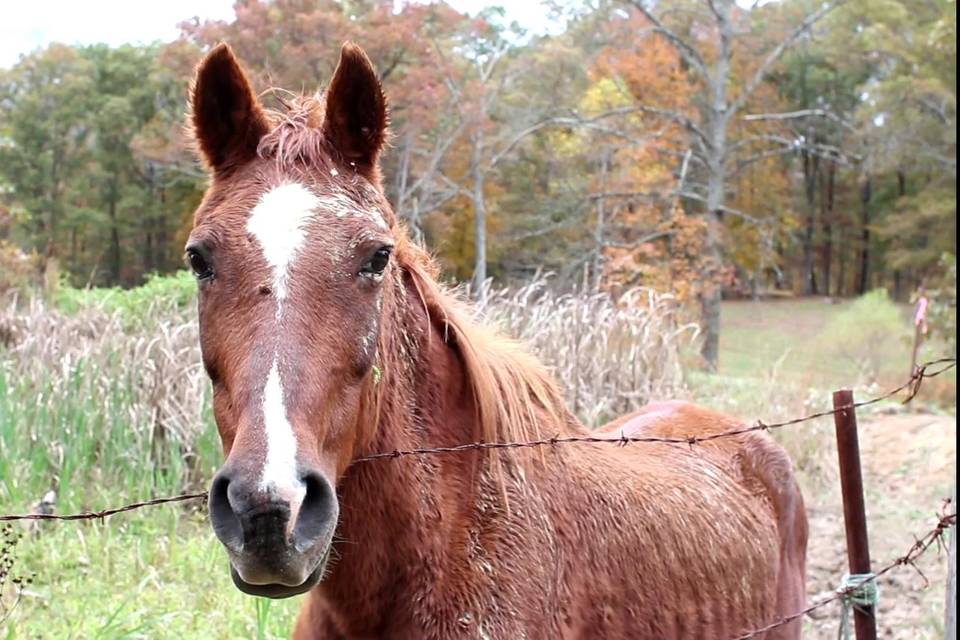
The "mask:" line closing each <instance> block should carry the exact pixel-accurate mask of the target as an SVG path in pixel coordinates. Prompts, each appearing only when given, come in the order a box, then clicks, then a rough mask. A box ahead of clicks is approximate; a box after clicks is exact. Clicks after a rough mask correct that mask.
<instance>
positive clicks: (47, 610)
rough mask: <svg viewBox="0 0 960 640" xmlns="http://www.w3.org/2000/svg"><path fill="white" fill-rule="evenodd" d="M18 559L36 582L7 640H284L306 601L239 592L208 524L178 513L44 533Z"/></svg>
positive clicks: (4, 633)
mask: <svg viewBox="0 0 960 640" xmlns="http://www.w3.org/2000/svg"><path fill="white" fill-rule="evenodd" d="M119 498H120V496H116V499H119ZM17 551H18V555H17V560H16V563H17V564H16V565H15V569H16V568H18V567H19V568H20V570H21V571H23V572H28V571H33V572H36V578H35V579H34V582H33V583H32V584H31V585H29V587H28V588H27V590H26V591H25V592H24V594H23V595H22V596H21V600H20V602H19V604H18V605H17V607H16V609H15V610H14V611H13V613H12V615H11V616H10V618H9V619H8V621H7V623H6V624H5V625H4V624H0V637H3V638H8V639H11V640H12V639H17V638H151V639H152V638H156V639H165V638H170V639H172V640H183V639H184V638H225V639H226V638H264V639H266V638H286V637H289V636H290V632H291V630H292V625H293V621H294V618H295V615H296V612H297V609H298V607H299V605H300V603H301V601H302V597H299V598H293V599H288V600H282V601H266V600H263V599H261V598H251V597H249V596H245V595H243V594H242V593H240V592H239V591H237V589H236V588H235V587H234V586H233V584H232V582H231V581H230V576H229V573H228V570H227V560H226V555H225V554H224V552H223V550H222V549H221V547H220V543H219V542H218V541H217V540H216V539H215V538H214V536H213V534H212V532H211V530H210V526H209V524H208V523H207V522H206V518H205V516H204V515H203V514H198V513H192V514H191V513H183V512H181V511H179V510H178V509H177V508H175V507H162V508H155V509H152V510H150V511H144V512H140V513H138V514H125V515H122V516H117V517H114V518H113V519H111V520H108V521H107V522H106V523H105V524H100V523H99V522H91V523H86V524H76V523H54V524H50V525H48V526H45V527H43V530H42V531H41V532H40V534H39V535H37V536H36V537H25V538H24V539H23V540H22V541H21V542H20V544H19V545H18V549H17ZM4 627H6V629H5V630H4Z"/></svg>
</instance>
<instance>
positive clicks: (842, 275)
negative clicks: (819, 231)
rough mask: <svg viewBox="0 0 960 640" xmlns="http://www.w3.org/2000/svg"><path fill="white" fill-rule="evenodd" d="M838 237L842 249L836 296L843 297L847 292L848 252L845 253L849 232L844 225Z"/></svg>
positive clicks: (839, 258)
mask: <svg viewBox="0 0 960 640" xmlns="http://www.w3.org/2000/svg"><path fill="white" fill-rule="evenodd" d="M838 236H839V237H838V238H837V246H839V247H840V251H839V252H838V253H837V263H838V269H837V271H838V273H837V287H836V294H837V295H838V296H843V295H844V294H845V293H846V291H847V252H846V251H844V247H845V246H846V243H847V232H846V228H845V227H844V226H842V225H841V227H840V233H839V234H838Z"/></svg>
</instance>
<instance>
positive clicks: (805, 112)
mask: <svg viewBox="0 0 960 640" xmlns="http://www.w3.org/2000/svg"><path fill="white" fill-rule="evenodd" d="M813 117H819V118H826V119H827V120H830V121H831V122H835V123H837V124H839V125H840V126H841V127H843V128H844V129H846V130H848V131H855V130H856V129H855V127H854V126H853V125H852V124H850V122H849V121H847V120H845V119H844V118H841V117H840V116H838V115H837V114H835V113H833V112H831V111H827V110H826V109H800V110H799V111H786V112H784V113H751V114H747V115H745V116H743V119H744V120H745V121H747V122H755V121H759V120H796V119H799V118H813Z"/></svg>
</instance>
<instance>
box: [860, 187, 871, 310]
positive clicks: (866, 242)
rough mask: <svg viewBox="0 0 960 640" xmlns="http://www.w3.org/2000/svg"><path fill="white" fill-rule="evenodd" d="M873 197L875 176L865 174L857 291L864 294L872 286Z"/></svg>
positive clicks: (862, 193)
mask: <svg viewBox="0 0 960 640" xmlns="http://www.w3.org/2000/svg"><path fill="white" fill-rule="evenodd" d="M872 199H873V177H872V176H871V175H870V174H869V173H868V174H867V175H866V176H864V179H863V187H862V189H861V191H860V203H861V205H862V208H863V230H862V231H861V233H860V273H859V274H858V278H857V293H858V294H860V295H863V294H865V293H866V292H867V290H868V289H869V288H870V203H871V200H872Z"/></svg>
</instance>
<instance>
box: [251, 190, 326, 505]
mask: <svg viewBox="0 0 960 640" xmlns="http://www.w3.org/2000/svg"><path fill="white" fill-rule="evenodd" d="M319 202H320V201H319V199H318V198H317V197H316V196H315V195H313V193H311V192H310V191H309V190H308V189H307V188H306V187H304V186H303V185H301V184H296V183H288V184H282V185H279V186H277V187H274V188H273V189H271V190H270V191H268V192H266V193H265V194H263V196H262V197H261V198H260V202H258V203H257V206H255V207H254V208H253V211H252V212H251V214H250V219H249V220H248V221H247V231H248V232H249V233H251V234H252V235H253V236H254V237H255V238H256V239H257V242H258V243H259V244H260V248H261V249H262V250H263V257H264V258H265V259H266V261H267V264H269V265H270V268H271V270H272V272H273V293H274V296H275V298H276V301H277V310H276V314H275V317H276V321H277V325H278V326H277V327H276V329H277V330H279V329H280V328H281V327H280V326H279V325H280V324H281V323H282V321H283V303H284V300H285V299H286V297H287V278H288V275H289V270H290V267H291V265H292V264H293V261H294V259H295V258H296V256H297V253H298V252H299V250H300V247H301V246H302V245H303V243H304V239H305V236H306V231H305V229H306V226H307V223H308V222H309V221H310V219H311V218H312V217H313V215H314V213H315V212H316V210H317V206H318V204H319ZM284 400H285V399H284V395H283V381H282V379H281V376H280V367H279V363H278V357H277V354H276V353H274V357H273V364H272V365H271V367H270V373H269V374H268V375H267V380H266V383H265V384H264V387H263V428H264V431H265V433H266V447H267V450H266V457H265V460H264V465H263V475H262V477H261V480H260V487H261V488H262V489H264V490H270V489H272V490H275V491H277V492H278V493H279V494H280V495H281V496H283V497H284V498H285V499H287V500H288V501H290V503H291V505H290V506H291V511H292V513H291V518H290V522H291V523H292V522H294V521H295V520H296V513H295V512H296V511H297V510H298V509H299V506H300V503H301V501H302V499H303V496H304V494H305V491H306V490H305V488H304V486H303V483H302V482H301V481H300V479H299V478H298V476H297V438H296V436H295V435H294V432H293V425H292V424H290V420H289V418H288V417H287V407H286V404H285V401H284Z"/></svg>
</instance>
